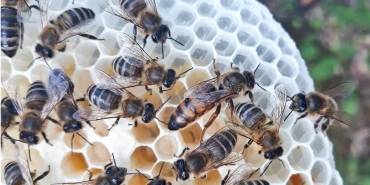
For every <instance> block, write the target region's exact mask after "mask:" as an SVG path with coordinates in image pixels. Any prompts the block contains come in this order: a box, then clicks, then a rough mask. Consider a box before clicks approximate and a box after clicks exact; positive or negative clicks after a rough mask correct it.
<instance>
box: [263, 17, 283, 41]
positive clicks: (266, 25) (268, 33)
mask: <svg viewBox="0 0 370 185" xmlns="http://www.w3.org/2000/svg"><path fill="white" fill-rule="evenodd" d="M272 25H273V24H272V23H270V22H267V21H265V22H262V23H261V24H260V25H259V26H258V29H259V31H260V33H261V34H262V36H263V37H264V38H266V39H269V40H272V41H275V40H276V39H277V38H278V37H279V33H278V31H277V30H276V29H275V27H274V26H272Z"/></svg>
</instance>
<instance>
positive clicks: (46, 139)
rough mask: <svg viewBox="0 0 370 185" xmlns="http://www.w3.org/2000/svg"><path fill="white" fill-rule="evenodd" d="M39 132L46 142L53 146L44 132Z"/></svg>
mask: <svg viewBox="0 0 370 185" xmlns="http://www.w3.org/2000/svg"><path fill="white" fill-rule="evenodd" d="M41 134H42V137H44V139H45V141H46V143H47V144H49V145H50V146H53V145H52V144H51V143H50V142H49V139H48V138H47V137H46V134H45V132H41Z"/></svg>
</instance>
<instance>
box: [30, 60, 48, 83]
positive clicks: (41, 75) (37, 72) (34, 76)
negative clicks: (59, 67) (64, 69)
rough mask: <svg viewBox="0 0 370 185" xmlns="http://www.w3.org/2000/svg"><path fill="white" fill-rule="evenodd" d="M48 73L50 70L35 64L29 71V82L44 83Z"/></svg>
mask: <svg viewBox="0 0 370 185" xmlns="http://www.w3.org/2000/svg"><path fill="white" fill-rule="evenodd" d="M49 73H50V68H49V67H48V66H46V65H43V64H37V65H36V67H34V68H32V69H31V75H30V77H31V81H32V82H35V81H37V80H41V81H45V80H47V78H48V76H49Z"/></svg>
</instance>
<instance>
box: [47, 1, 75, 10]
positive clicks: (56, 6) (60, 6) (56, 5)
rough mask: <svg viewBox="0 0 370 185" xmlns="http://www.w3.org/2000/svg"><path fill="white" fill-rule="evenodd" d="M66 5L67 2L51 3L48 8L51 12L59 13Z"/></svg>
mask: <svg viewBox="0 0 370 185" xmlns="http://www.w3.org/2000/svg"><path fill="white" fill-rule="evenodd" d="M68 3H70V2H69V0H61V1H52V3H51V5H50V7H49V8H50V10H51V11H61V10H63V8H65V7H67V6H68Z"/></svg>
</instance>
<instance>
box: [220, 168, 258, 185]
mask: <svg viewBox="0 0 370 185" xmlns="http://www.w3.org/2000/svg"><path fill="white" fill-rule="evenodd" d="M251 170H252V165H251V164H249V163H248V164H242V165H240V166H239V167H238V168H237V169H236V170H234V172H233V173H232V174H231V175H230V176H229V178H227V179H226V184H227V185H234V184H236V183H237V182H239V181H241V180H243V179H244V178H245V175H246V174H247V173H248V172H249V171H251Z"/></svg>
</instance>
